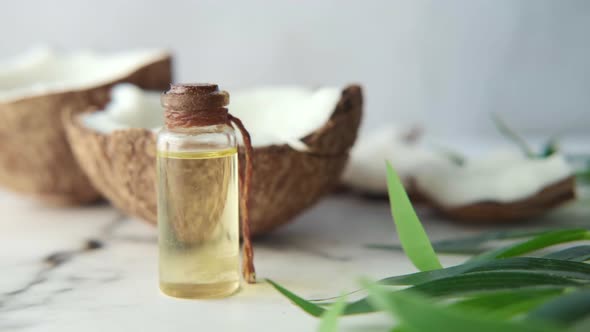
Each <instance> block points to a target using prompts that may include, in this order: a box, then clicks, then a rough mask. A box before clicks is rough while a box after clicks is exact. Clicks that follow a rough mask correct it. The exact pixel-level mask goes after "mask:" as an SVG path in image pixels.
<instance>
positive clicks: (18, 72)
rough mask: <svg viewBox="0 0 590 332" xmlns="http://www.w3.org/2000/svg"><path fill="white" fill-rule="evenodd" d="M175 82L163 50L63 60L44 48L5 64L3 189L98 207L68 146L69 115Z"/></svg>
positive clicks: (0, 138)
mask: <svg viewBox="0 0 590 332" xmlns="http://www.w3.org/2000/svg"><path fill="white" fill-rule="evenodd" d="M171 80H172V73H171V56H170V54H168V53H167V52H164V51H159V50H158V51H132V52H121V53H112V54H96V53H92V52H86V51H84V52H76V53H70V54H59V53H56V52H54V51H52V50H49V49H47V48H41V49H36V50H33V51H31V52H29V53H27V54H24V55H22V56H19V57H16V58H14V59H12V60H5V61H1V62H0V151H2V154H0V185H2V186H4V187H6V188H8V189H11V190H13V191H16V192H20V193H24V194H27V195H31V196H36V197H40V198H41V199H42V200H44V201H49V202H54V203H67V204H72V203H84V202H90V201H93V200H95V199H97V198H98V197H99V194H98V192H97V191H96V190H95V189H94V188H93V187H92V185H91V184H90V181H89V180H88V178H87V177H86V175H85V174H84V172H83V171H82V170H81V169H80V168H79V166H78V164H77V163H76V161H75V159H74V157H73V155H72V152H71V150H70V147H69V144H68V143H67V140H66V137H65V132H64V129H63V124H62V121H61V118H62V117H61V113H62V111H63V110H66V109H69V110H70V113H71V112H78V111H81V110H84V109H86V108H88V107H89V106H91V105H96V106H99V107H100V106H104V105H105V104H106V102H107V101H108V100H109V93H108V92H109V90H110V88H111V87H112V86H113V85H114V84H116V83H120V82H131V83H134V84H137V85H138V86H141V87H143V88H145V89H155V90H162V89H165V88H166V87H167V86H168V84H169V82H170V81H171Z"/></svg>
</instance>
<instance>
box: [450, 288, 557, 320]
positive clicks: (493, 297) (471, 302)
mask: <svg viewBox="0 0 590 332" xmlns="http://www.w3.org/2000/svg"><path fill="white" fill-rule="evenodd" d="M563 291H564V290H563V289H561V288H557V289H553V288H525V289H511V290H509V291H498V292H494V293H490V294H478V295H477V296H475V297H470V298H467V299H464V300H460V301H457V302H455V303H453V304H452V305H451V306H452V307H458V308H461V309H464V310H469V309H472V310H480V311H485V312H486V313H488V314H492V315H494V316H497V317H500V318H511V317H514V316H515V315H519V314H522V313H524V312H526V311H528V310H530V309H531V308H534V307H536V306H538V305H540V304H541V303H544V302H545V301H547V300H548V299H551V298H554V297H556V296H558V295H559V294H562V293H563Z"/></svg>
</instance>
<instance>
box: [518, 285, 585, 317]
mask: <svg viewBox="0 0 590 332" xmlns="http://www.w3.org/2000/svg"><path fill="white" fill-rule="evenodd" d="M527 318H529V319H533V320H546V321H551V322H557V323H560V324H563V325H571V324H573V323H574V322H576V321H579V320H582V319H585V318H590V290H589V289H584V290H575V291H573V292H571V293H566V294H564V295H562V296H560V297H558V298H555V299H553V300H551V301H549V302H547V303H545V304H544V305H542V306H540V307H539V308H537V309H536V310H533V311H532V312H530V313H529V314H528V316H527Z"/></svg>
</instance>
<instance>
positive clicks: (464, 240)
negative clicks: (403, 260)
mask: <svg viewBox="0 0 590 332" xmlns="http://www.w3.org/2000/svg"><path fill="white" fill-rule="evenodd" d="M568 229H572V228H556V227H550V228H542V229H517V230H508V231H491V232H484V233H480V234H477V235H473V236H465V237H460V238H455V239H448V240H439V241H434V242H432V246H433V248H434V250H436V252H437V253H446V254H479V253H482V252H485V251H487V250H489V246H490V243H491V242H492V241H498V240H514V239H522V238H528V237H532V236H535V235H540V234H544V233H548V232H553V231H558V230H568ZM366 247H368V248H371V249H382V250H400V249H401V247H400V246H399V245H395V244H394V245H390V244H369V245H366Z"/></svg>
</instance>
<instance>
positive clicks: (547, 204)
mask: <svg viewBox="0 0 590 332" xmlns="http://www.w3.org/2000/svg"><path fill="white" fill-rule="evenodd" d="M416 185H417V188H418V190H419V191H420V192H421V193H422V194H423V195H424V196H425V197H427V199H428V200H429V201H430V202H431V203H432V204H433V205H434V206H435V207H437V208H438V209H439V210H440V211H441V212H442V213H443V214H445V215H447V216H449V217H451V218H453V219H456V220H463V221H481V222H507V221H513V220H521V219H528V218H532V217H535V216H538V215H541V214H543V213H545V212H547V211H548V210H549V209H552V208H554V207H556V206H558V205H561V204H562V203H564V202H566V201H569V200H571V199H573V198H575V181H574V178H573V176H572V170H571V168H570V166H569V165H568V164H567V162H566V161H565V158H564V157H563V156H562V155H559V154H554V155H552V156H550V157H547V158H543V159H531V158H527V157H525V156H524V155H522V154H521V153H516V152H506V151H503V152H500V153H494V154H492V155H490V156H488V157H485V158H482V159H471V160H467V161H466V162H465V163H464V164H463V165H453V164H450V165H446V166H443V165H439V166H438V167H437V168H434V169H429V170H427V171H426V170H424V171H423V172H422V174H419V175H418V176H417V177H416Z"/></svg>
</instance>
